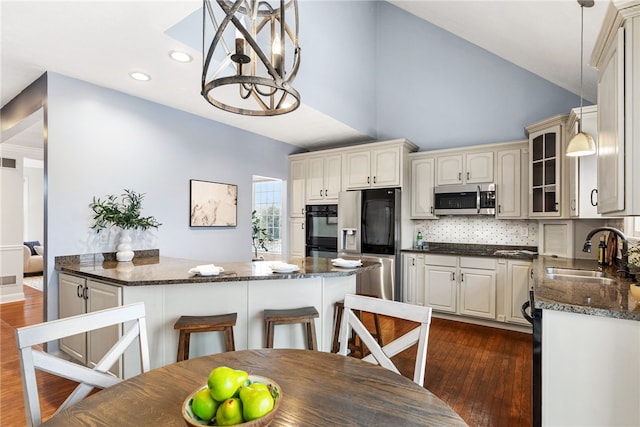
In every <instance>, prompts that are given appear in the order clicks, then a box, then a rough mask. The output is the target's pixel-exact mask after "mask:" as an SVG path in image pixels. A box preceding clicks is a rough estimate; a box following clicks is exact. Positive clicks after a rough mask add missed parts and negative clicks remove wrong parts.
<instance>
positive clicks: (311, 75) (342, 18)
mask: <svg viewBox="0 0 640 427" xmlns="http://www.w3.org/2000/svg"><path fill="white" fill-rule="evenodd" d="M380 3H381V2H376V1H317V0H301V1H300V5H299V8H300V45H301V46H302V53H301V55H302V56H301V61H300V62H301V65H300V70H299V71H298V77H297V78H296V80H295V83H294V86H295V87H296V88H297V89H298V91H299V92H300V93H301V96H302V102H304V103H305V104H307V105H309V106H310V107H313V108H315V109H317V110H319V111H321V112H323V113H325V114H327V115H329V116H331V117H333V118H335V119H337V120H340V121H341V122H343V123H344V124H346V125H348V126H350V127H352V128H354V129H356V130H358V131H360V132H362V133H363V134H365V135H369V136H370V137H371V138H372V139H373V138H375V137H376V133H377V131H376V121H375V120H376V119H375V117H376V110H375V105H376V92H377V87H376V80H375V76H376V70H377V68H378V58H376V46H375V40H376V16H377V13H378V12H377V11H378V8H379V4H380Z"/></svg>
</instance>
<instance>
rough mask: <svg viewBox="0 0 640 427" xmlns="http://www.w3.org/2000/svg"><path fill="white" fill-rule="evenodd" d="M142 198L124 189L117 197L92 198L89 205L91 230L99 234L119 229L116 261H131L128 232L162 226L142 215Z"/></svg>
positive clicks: (153, 218) (151, 218) (155, 220)
mask: <svg viewBox="0 0 640 427" xmlns="http://www.w3.org/2000/svg"><path fill="white" fill-rule="evenodd" d="M144 196H145V195H144V194H143V193H137V192H135V191H133V190H127V189H125V190H124V193H122V194H121V195H119V196H116V195H113V194H109V195H107V196H105V198H104V199H101V198H99V197H95V196H94V197H93V201H92V202H91V203H90V204H89V207H90V208H91V210H92V211H93V225H92V226H91V229H93V230H96V232H98V233H99V232H100V231H102V230H104V229H105V228H110V227H118V228H120V230H121V232H120V242H119V244H118V247H117V253H116V259H117V260H118V261H131V260H132V259H133V250H132V248H131V235H130V230H143V231H144V230H148V229H149V228H158V227H159V226H161V225H162V224H161V223H160V222H158V220H157V219H156V218H155V217H153V216H143V215H142V200H143V199H144Z"/></svg>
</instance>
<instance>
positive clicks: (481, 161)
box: [436, 151, 494, 185]
mask: <svg viewBox="0 0 640 427" xmlns="http://www.w3.org/2000/svg"><path fill="white" fill-rule="evenodd" d="M493 155H494V153H493V151H488V152H483V153H469V154H452V155H445V156H438V158H437V174H436V177H437V178H436V184H437V185H449V184H476V183H491V182H493Z"/></svg>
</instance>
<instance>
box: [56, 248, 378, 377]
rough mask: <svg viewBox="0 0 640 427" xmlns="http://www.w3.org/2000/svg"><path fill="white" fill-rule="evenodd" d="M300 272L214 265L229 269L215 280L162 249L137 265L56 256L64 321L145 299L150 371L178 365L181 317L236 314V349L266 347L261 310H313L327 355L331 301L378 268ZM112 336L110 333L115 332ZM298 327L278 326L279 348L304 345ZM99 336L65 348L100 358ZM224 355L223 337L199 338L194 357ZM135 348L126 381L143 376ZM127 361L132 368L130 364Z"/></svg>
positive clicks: (325, 265)
mask: <svg viewBox="0 0 640 427" xmlns="http://www.w3.org/2000/svg"><path fill="white" fill-rule="evenodd" d="M289 262H290V263H293V264H296V265H297V266H299V267H300V269H299V270H298V271H295V272H292V273H285V274H282V273H274V272H272V270H271V268H270V267H269V266H270V264H271V263H270V262H266V261H260V262H236V263H223V264H216V265H217V266H220V267H222V268H223V269H224V271H223V272H222V273H220V274H219V275H214V276H197V275H194V274H192V273H189V270H190V269H192V268H194V267H196V266H198V265H206V264H211V261H201V260H200V261H197V260H188V259H179V258H168V257H161V256H159V254H158V251H148V252H147V253H144V254H136V257H135V258H134V259H133V262H130V263H122V262H120V263H118V262H116V261H115V260H110V259H109V258H107V259H105V257H103V255H102V254H89V255H80V256H65V257H57V258H56V269H57V270H58V273H59V276H60V277H59V292H60V294H59V300H60V317H67V316H70V315H74V314H78V313H79V312H85V311H95V310H100V309H104V308H107V307H112V306H117V305H124V304H131V303H134V302H139V301H142V302H144V303H145V307H146V321H147V331H148V334H149V352H150V356H151V367H152V368H157V367H160V366H164V365H166V364H168V363H173V362H175V360H176V353H177V346H178V332H177V331H175V330H174V329H173V324H174V323H175V321H176V320H177V319H178V318H179V317H180V316H182V315H215V314H224V313H231V312H236V313H238V318H237V322H236V326H235V327H234V334H235V344H236V350H243V349H256V348H262V347H264V325H263V320H262V312H263V310H264V309H288V308H294V307H302V306H311V305H313V306H315V307H316V309H317V310H318V312H319V315H320V316H319V318H318V319H316V332H317V337H318V347H319V349H320V350H323V351H329V350H330V348H331V338H332V333H333V316H334V304H335V302H336V301H340V300H342V299H343V298H344V296H345V294H347V293H355V290H356V276H355V275H356V274H359V273H361V272H364V271H368V270H371V269H375V268H378V267H379V264H378V263H374V262H363V265H362V266H361V267H357V268H351V269H346V268H338V267H334V266H333V265H332V264H331V261H330V260H329V259H324V258H315V259H314V258H298V259H291V260H289ZM112 334H113V332H112ZM303 338H304V334H303V329H302V326H301V325H282V326H278V327H277V328H276V334H275V342H274V346H275V347H297V348H303V347H304V341H303ZM106 340H109V336H108V335H107V336H106V337H105V336H104V335H102V336H101V338H100V339H96V338H95V337H94V339H92V337H91V336H88V337H86V338H85V339H84V340H82V341H81V342H80V341H78V342H73V341H72V342H67V343H65V342H62V343H61V349H62V350H63V351H65V352H66V353H68V354H70V355H72V356H73V357H74V358H76V359H79V360H80V361H81V362H83V363H91V362H93V361H95V360H94V359H97V358H98V357H99V355H100V352H101V348H102V346H103V345H102V344H101V343H102V342H103V341H106ZM221 351H224V340H223V337H222V334H220V333H216V332H210V333H199V334H194V335H193V336H192V337H191V354H192V355H193V356H197V355H203V354H211V353H216V352H221ZM133 352H135V349H133V348H132V349H129V353H125V356H124V363H123V365H124V366H123V372H122V373H121V375H122V376H123V377H124V378H129V377H131V376H133V375H136V374H137V373H139V368H138V366H137V358H136V357H130V356H129V357H128V354H131V355H132V356H133V355H134V353H133ZM129 360H130V361H131V362H130V363H127V362H128V361H129Z"/></svg>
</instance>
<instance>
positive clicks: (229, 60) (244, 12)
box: [202, 0, 300, 116]
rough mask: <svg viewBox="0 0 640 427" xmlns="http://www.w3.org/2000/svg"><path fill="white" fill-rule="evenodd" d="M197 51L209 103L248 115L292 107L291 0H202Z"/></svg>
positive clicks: (294, 11) (295, 52)
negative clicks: (200, 32)
mask: <svg viewBox="0 0 640 427" xmlns="http://www.w3.org/2000/svg"><path fill="white" fill-rule="evenodd" d="M212 3H214V4H212ZM215 3H217V6H218V7H216V6H215ZM272 3H273V6H272ZM209 40H211V41H210V42H208V41H209ZM202 57H203V63H202V96H203V97H204V98H205V99H206V100H207V101H208V102H209V103H210V104H212V105H214V106H216V107H218V108H220V109H222V110H225V111H229V112H232V113H237V114H243V115H248V116H275V115H280V114H285V113H289V112H291V111H293V110H295V109H296V108H298V107H299V106H300V94H299V93H298V91H296V90H295V89H294V88H293V87H292V86H291V82H292V81H293V80H294V79H295V77H296V74H297V72H298V68H299V66H300V46H299V45H298V2H297V0H289V1H285V0H276V1H274V0H261V1H258V0H215V2H213V0H203V7H202Z"/></svg>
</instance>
